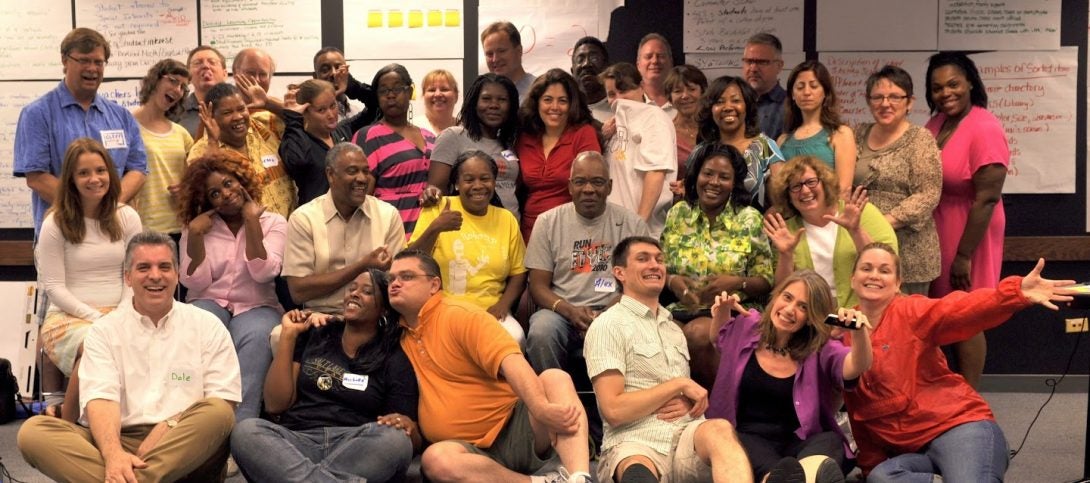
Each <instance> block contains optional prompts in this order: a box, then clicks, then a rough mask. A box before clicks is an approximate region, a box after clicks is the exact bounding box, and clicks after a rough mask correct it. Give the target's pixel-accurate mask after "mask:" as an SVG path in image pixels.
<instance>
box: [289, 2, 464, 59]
mask: <svg viewBox="0 0 1090 483" xmlns="http://www.w3.org/2000/svg"><path fill="white" fill-rule="evenodd" d="M315 51H317V49H315V50H314V51H311V57H313V54H314V52H315ZM344 52H345V55H346V56H348V57H351V58H369V59H377V58H397V59H461V58H463V57H465V16H464V15H463V12H462V1H461V0H431V1H426V0H404V1H398V2H376V1H366V0H345V2H344ZM311 57H307V59H310V58H311ZM459 71H461V69H459Z"/></svg>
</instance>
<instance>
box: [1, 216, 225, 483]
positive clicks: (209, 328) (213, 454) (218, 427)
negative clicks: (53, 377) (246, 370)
mask: <svg viewBox="0 0 1090 483" xmlns="http://www.w3.org/2000/svg"><path fill="white" fill-rule="evenodd" d="M177 252H178V250H177V248H176V247H175V244H174V241H173V240H171V239H170V236H169V235H164V234H161V233H156V232H151V231H147V232H143V233H140V234H138V235H136V236H134V237H133V238H132V240H130V241H129V244H128V246H127V248H126V251H125V262H124V266H123V270H124V277H125V283H126V284H127V285H128V286H129V287H131V288H132V292H133V296H132V302H131V305H130V304H122V305H121V306H119V307H118V308H117V310H115V311H113V312H111V313H109V314H107V315H105V316H103V317H102V318H100V319H98V320H97V321H95V324H94V325H93V326H91V328H90V329H89V330H88V331H87V338H86V339H84V341H83V360H82V362H81V363H80V367H79V377H80V380H79V382H80V388H79V389H80V390H79V393H80V409H81V411H80V413H81V414H82V416H81V418H80V424H78V425H77V424H73V423H70V422H68V421H64V420H62V419H60V418H53V417H48V416H36V417H33V418H31V419H30V420H28V421H27V422H26V423H24V424H23V427H22V428H20V429H19V435H18V446H19V450H20V451H21V452H22V453H23V458H24V459H26V461H27V463H29V464H30V465H31V466H33V467H35V468H37V469H38V470H39V471H41V472H42V473H44V474H45V475H46V476H48V477H50V478H52V479H54V480H57V481H108V482H112V481H120V482H130V481H133V482H134V481H137V480H139V481H175V480H179V479H182V478H187V479H191V480H193V481H218V480H222V475H223V472H224V468H225V466H226V462H227V454H228V447H227V438H228V436H229V435H230V434H231V428H232V427H233V426H234V423H235V413H234V405H235V404H237V403H238V402H239V401H241V400H242V381H241V379H240V377H239V365H238V358H237V357H236V356H235V347H234V344H233V343H232V342H231V335H230V334H229V333H228V332H227V328H226V327H224V326H223V324H222V323H221V322H220V321H219V319H217V318H216V316H214V315H212V314H211V313H210V312H207V311H205V310H203V309H200V308H197V307H194V306H191V305H188V304H184V303H181V302H175V301H174V298H173V297H174V289H175V288H176V287H177V285H178V272H177V268H178V261H177V259H176V258H175V255H174V254H175V253H177Z"/></svg>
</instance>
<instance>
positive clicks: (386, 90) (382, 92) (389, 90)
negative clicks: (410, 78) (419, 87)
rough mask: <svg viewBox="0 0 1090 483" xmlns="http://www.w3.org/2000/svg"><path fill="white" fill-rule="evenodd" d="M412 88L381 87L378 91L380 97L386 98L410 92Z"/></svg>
mask: <svg viewBox="0 0 1090 483" xmlns="http://www.w3.org/2000/svg"><path fill="white" fill-rule="evenodd" d="M412 88H413V87H412V86H397V87H380V88H379V89H378V90H377V91H375V92H377V93H378V96H379V97H386V96H388V95H390V94H401V93H402V92H408V91H410V90H412Z"/></svg>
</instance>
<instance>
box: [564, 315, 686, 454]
mask: <svg viewBox="0 0 1090 483" xmlns="http://www.w3.org/2000/svg"><path fill="white" fill-rule="evenodd" d="M657 312H658V313H657V315H656V314H655V313H653V312H652V311H651V309H650V308H649V307H647V306H646V305H644V304H642V303H640V302H639V301H637V300H636V299H633V298H631V297H629V296H627V295H624V296H621V300H620V302H618V303H617V304H615V305H614V306H612V307H610V308H608V309H606V311H605V312H602V314H601V315H599V316H598V318H597V319H594V323H593V324H591V326H590V329H589V330H588V331H587V338H586V340H585V342H584V346H583V355H584V356H586V359H587V374H589V375H590V377H591V379H592V380H593V379H594V378H595V377H597V376H598V375H600V374H602V373H603V372H606V371H609V370H616V371H620V373H621V375H622V376H624V391H625V392H632V391H639V390H643V389H649V388H652V387H655V386H658V385H659V384H662V383H664V382H666V381H669V380H670V379H674V378H678V377H686V378H687V377H689V347H688V345H687V344H686V342H685V334H684V333H682V332H681V328H680V327H678V326H677V324H676V323H674V321H673V319H671V318H670V311H668V310H666V307H663V306H661V305H660V306H658V307H657ZM702 418H703V416H701V417H700V418H697V419H702ZM690 421H693V418H691V417H690V416H688V415H685V416H683V417H681V418H679V419H677V420H676V421H664V420H662V419H659V418H658V417H657V416H656V415H655V414H654V413H652V414H648V415H647V416H644V417H642V418H640V419H637V420H635V421H632V422H630V423H627V424H623V425H621V426H616V427H614V426H612V425H610V424H609V423H608V422H603V423H602V426H603V428H604V430H605V436H604V438H603V439H602V451H605V450H607V449H609V448H612V447H613V446H616V445H617V444H620V443H622V442H631V443H640V444H642V445H645V446H647V447H649V448H651V449H654V450H655V451H657V452H659V453H661V454H664V455H666V454H670V453H672V452H673V450H674V446H675V444H676V443H675V442H674V434H675V433H677V431H678V430H679V429H681V428H682V427H684V426H685V425H686V424H688V423H689V422H690Z"/></svg>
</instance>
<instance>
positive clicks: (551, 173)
mask: <svg viewBox="0 0 1090 483" xmlns="http://www.w3.org/2000/svg"><path fill="white" fill-rule="evenodd" d="M583 151H595V152H599V153H600V152H602V148H601V146H600V145H599V144H598V132H597V130H596V129H595V128H594V126H593V125H591V124H583V125H579V126H575V125H568V127H567V128H566V129H564V132H563V133H562V134H561V135H560V139H559V140H557V141H556V144H555V145H554V146H553V150H552V151H549V155H548V157H546V156H545V148H544V145H543V144H542V136H541V135H540V134H538V135H530V134H526V135H520V136H519V137H518V141H516V142H515V152H516V154H518V157H519V162H520V163H521V164H522V166H521V167H522V169H521V170H520V171H519V182H520V183H522V185H523V186H524V187H526V189H527V191H528V193H527V194H526V202H525V203H523V206H522V220H521V223H522V238H523V239H524V240H529V239H530V232H531V231H532V230H533V229H534V222H535V221H537V217H538V216H539V215H541V214H542V213H544V212H546V211H548V210H549V209H550V208H553V207H555V206H558V205H562V204H564V203H568V202H570V201H571V194H570V193H568V178H569V177H570V176H571V163H572V161H573V160H575V156H576V155H577V154H579V153H581V152H583Z"/></svg>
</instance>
